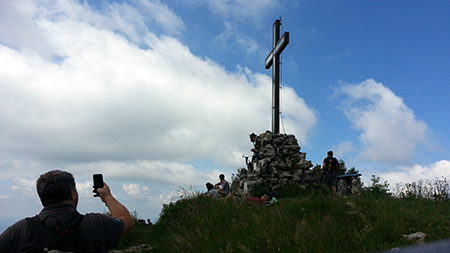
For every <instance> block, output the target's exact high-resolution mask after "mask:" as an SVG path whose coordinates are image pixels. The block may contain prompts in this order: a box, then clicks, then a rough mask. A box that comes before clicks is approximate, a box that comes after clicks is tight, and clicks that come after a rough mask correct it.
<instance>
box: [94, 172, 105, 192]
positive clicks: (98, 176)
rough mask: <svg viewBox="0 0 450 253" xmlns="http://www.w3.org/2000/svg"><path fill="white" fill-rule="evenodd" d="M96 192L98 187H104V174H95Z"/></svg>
mask: <svg viewBox="0 0 450 253" xmlns="http://www.w3.org/2000/svg"><path fill="white" fill-rule="evenodd" d="M93 178H94V192H97V189H98V188H103V175H102V174H94V176H93Z"/></svg>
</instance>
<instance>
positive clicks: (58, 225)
mask: <svg viewBox="0 0 450 253" xmlns="http://www.w3.org/2000/svg"><path fill="white" fill-rule="evenodd" d="M75 186H76V185H75V179H74V177H73V175H72V174H71V173H69V172H65V171H60V170H52V171H49V172H47V173H45V174H43V175H41V176H40V177H39V179H38V180H37V182H36V188H37V192H38V195H39V198H40V199H41V203H42V205H43V206H44V209H42V211H41V212H40V213H39V214H38V215H36V216H34V217H32V218H26V219H22V220H20V221H18V222H17V223H15V224H14V225H12V226H10V227H9V228H8V229H6V231H4V232H3V233H2V234H0V252H31V251H32V252H37V251H36V250H40V252H44V251H43V249H44V248H47V250H50V251H49V252H55V250H59V251H56V252H62V251H64V252H69V251H70V252H106V251H107V250H109V249H111V248H112V247H114V246H115V245H116V244H117V243H118V242H119V239H120V238H121V237H122V236H123V235H125V234H127V233H128V232H130V231H131V229H133V227H134V220H133V218H132V217H131V215H130V213H129V212H128V210H127V208H126V207H125V206H123V205H122V204H121V203H120V202H119V201H118V200H117V199H116V198H115V197H113V196H112V195H111V191H110V189H109V187H108V185H107V184H106V183H104V184H103V187H102V188H98V189H97V191H96V193H95V195H94V197H99V199H100V200H101V201H102V202H103V203H105V205H106V207H107V208H108V209H109V211H110V212H111V216H108V215H105V214H100V213H87V214H85V215H82V214H80V213H78V211H77V204H78V192H77V189H76V187H75Z"/></svg>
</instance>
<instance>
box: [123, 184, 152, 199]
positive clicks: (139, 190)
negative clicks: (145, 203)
mask: <svg viewBox="0 0 450 253" xmlns="http://www.w3.org/2000/svg"><path fill="white" fill-rule="evenodd" d="M122 189H123V190H124V191H125V193H126V194H128V195H130V196H131V197H133V198H142V197H144V195H145V194H148V193H149V192H150V190H149V189H148V188H147V187H145V186H140V185H138V184H124V185H123V186H122Z"/></svg>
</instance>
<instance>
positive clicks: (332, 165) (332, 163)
mask: <svg viewBox="0 0 450 253" xmlns="http://www.w3.org/2000/svg"><path fill="white" fill-rule="evenodd" d="M325 164H326V167H325V169H326V171H330V172H332V173H338V172H339V161H338V160H337V159H336V158H334V157H327V158H326V162H325Z"/></svg>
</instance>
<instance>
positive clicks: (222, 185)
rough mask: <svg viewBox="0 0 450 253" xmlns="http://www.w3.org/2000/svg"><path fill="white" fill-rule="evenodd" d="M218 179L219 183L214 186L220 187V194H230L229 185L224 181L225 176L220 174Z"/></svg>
mask: <svg viewBox="0 0 450 253" xmlns="http://www.w3.org/2000/svg"><path fill="white" fill-rule="evenodd" d="M219 179H220V182H218V183H217V184H215V186H220V193H221V194H222V195H228V193H230V184H229V183H228V181H227V180H225V175H224V174H220V175H219Z"/></svg>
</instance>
